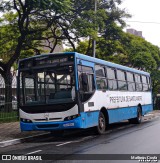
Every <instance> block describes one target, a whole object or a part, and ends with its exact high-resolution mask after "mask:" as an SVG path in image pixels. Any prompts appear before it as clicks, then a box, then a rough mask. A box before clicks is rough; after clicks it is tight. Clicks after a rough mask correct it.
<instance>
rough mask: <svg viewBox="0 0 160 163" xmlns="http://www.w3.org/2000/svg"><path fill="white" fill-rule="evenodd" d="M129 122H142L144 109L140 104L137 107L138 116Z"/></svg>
mask: <svg viewBox="0 0 160 163" xmlns="http://www.w3.org/2000/svg"><path fill="white" fill-rule="evenodd" d="M129 122H130V123H134V124H140V123H141V122H142V109H141V107H140V106H138V108H137V117H136V118H133V119H130V120H129Z"/></svg>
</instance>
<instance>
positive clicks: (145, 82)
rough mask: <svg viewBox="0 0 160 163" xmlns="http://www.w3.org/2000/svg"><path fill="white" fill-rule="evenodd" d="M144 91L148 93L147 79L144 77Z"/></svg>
mask: <svg viewBox="0 0 160 163" xmlns="http://www.w3.org/2000/svg"><path fill="white" fill-rule="evenodd" d="M142 83H143V91H148V83H147V77H146V76H143V75H142Z"/></svg>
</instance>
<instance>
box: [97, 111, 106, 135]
mask: <svg viewBox="0 0 160 163" xmlns="http://www.w3.org/2000/svg"><path fill="white" fill-rule="evenodd" d="M105 131H106V118H105V116H104V113H103V112H102V111H101V112H100V113H99V117H98V126H96V133H97V134H99V135H102V134H104V133H105Z"/></svg>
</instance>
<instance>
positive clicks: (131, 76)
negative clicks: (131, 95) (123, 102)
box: [127, 72, 136, 91]
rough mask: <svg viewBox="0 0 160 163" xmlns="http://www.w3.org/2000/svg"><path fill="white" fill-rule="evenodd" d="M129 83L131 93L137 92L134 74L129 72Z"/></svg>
mask: <svg viewBox="0 0 160 163" xmlns="http://www.w3.org/2000/svg"><path fill="white" fill-rule="evenodd" d="M127 81H128V90H129V91H135V90H136V85H135V80H134V74H133V73H131V72H127Z"/></svg>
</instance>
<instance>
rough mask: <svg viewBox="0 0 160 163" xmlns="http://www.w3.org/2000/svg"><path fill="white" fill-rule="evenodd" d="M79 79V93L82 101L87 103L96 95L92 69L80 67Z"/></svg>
mask: <svg viewBox="0 0 160 163" xmlns="http://www.w3.org/2000/svg"><path fill="white" fill-rule="evenodd" d="M78 70H79V71H78V77H79V92H80V97H81V101H82V102H85V101H87V100H88V99H89V98H90V97H91V96H92V95H93V93H94V90H95V85H94V75H93V69H92V68H91V67H86V66H79V68H78Z"/></svg>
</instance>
